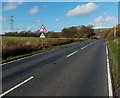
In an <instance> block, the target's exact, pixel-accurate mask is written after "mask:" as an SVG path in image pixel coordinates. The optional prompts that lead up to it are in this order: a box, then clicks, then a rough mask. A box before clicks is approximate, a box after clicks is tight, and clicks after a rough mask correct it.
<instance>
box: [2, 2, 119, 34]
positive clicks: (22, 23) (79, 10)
mask: <svg viewBox="0 0 120 98" xmlns="http://www.w3.org/2000/svg"><path fill="white" fill-rule="evenodd" d="M11 15H13V16H14V20H15V22H14V30H15V31H21V30H32V31H34V30H38V29H39V28H40V26H41V25H42V24H43V25H45V27H46V28H47V30H48V31H61V30H62V29H63V28H65V27H70V26H78V25H88V24H92V25H94V28H104V27H113V26H115V25H116V24H117V20H118V3H117V2H16V3H14V2H11V3H10V2H3V3H2V19H0V22H2V29H3V33H4V32H5V31H9V30H10V21H9V20H10V16H11Z"/></svg>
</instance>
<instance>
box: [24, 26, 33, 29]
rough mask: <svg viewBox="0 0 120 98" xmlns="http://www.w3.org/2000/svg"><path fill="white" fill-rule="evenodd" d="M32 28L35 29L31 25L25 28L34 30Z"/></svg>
mask: <svg viewBox="0 0 120 98" xmlns="http://www.w3.org/2000/svg"><path fill="white" fill-rule="evenodd" d="M32 29H33V27H31V26H28V27H26V28H25V30H32Z"/></svg>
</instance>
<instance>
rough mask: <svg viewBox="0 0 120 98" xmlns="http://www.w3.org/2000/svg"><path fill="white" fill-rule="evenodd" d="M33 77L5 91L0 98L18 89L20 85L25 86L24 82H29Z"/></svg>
mask: <svg viewBox="0 0 120 98" xmlns="http://www.w3.org/2000/svg"><path fill="white" fill-rule="evenodd" d="M33 78H34V77H33V76H31V77H30V78H28V79H26V80H24V81H23V82H21V83H20V84H17V85H16V86H14V87H13V88H11V89H9V90H7V91H5V92H4V93H3V94H1V95H0V97H3V96H4V95H6V94H8V93H9V92H11V91H13V90H14V89H16V88H18V87H20V86H21V85H23V84H25V83H26V82H28V81H30V80H31V79H33Z"/></svg>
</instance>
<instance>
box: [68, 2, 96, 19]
mask: <svg viewBox="0 0 120 98" xmlns="http://www.w3.org/2000/svg"><path fill="white" fill-rule="evenodd" d="M97 8H98V5H97V4H95V3H87V4H85V5H78V6H77V7H76V8H74V9H72V10H70V11H68V12H67V14H66V16H68V17H74V16H82V15H86V14H90V13H92V12H94V11H96V10H97Z"/></svg>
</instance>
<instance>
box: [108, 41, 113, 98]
mask: <svg viewBox="0 0 120 98" xmlns="http://www.w3.org/2000/svg"><path fill="white" fill-rule="evenodd" d="M106 55H107V74H108V94H109V97H110V98H112V96H113V89H112V81H111V73H110V64H109V57H108V48H107V42H106Z"/></svg>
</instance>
